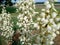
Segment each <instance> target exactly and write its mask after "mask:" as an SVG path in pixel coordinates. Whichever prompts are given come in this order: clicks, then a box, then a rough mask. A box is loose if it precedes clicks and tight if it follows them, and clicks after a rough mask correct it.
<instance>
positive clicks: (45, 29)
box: [36, 0, 60, 45]
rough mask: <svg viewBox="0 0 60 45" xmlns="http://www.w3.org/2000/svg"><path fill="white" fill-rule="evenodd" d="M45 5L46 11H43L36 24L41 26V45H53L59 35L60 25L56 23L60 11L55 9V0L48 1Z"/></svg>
mask: <svg viewBox="0 0 60 45" xmlns="http://www.w3.org/2000/svg"><path fill="white" fill-rule="evenodd" d="M44 5H45V9H42V11H41V13H40V15H38V17H37V18H36V19H37V21H36V23H38V24H39V26H40V41H39V45H53V44H54V42H53V40H54V39H55V37H56V36H57V34H59V31H58V29H59V28H60V23H56V22H57V20H56V18H58V17H57V16H58V11H57V10H56V9H55V7H54V0H46V2H45V3H44ZM58 20H59V18H58ZM37 41H38V40H37Z"/></svg>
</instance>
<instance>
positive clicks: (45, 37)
mask: <svg viewBox="0 0 60 45" xmlns="http://www.w3.org/2000/svg"><path fill="white" fill-rule="evenodd" d="M53 1H54V0H53ZM53 1H52V0H47V1H46V2H45V3H44V4H45V6H46V8H45V9H42V12H41V13H40V14H37V13H36V12H35V5H34V3H33V1H32V0H28V1H27V0H21V1H20V3H18V5H17V6H18V8H19V9H18V11H19V15H18V17H17V18H18V20H19V21H18V22H17V25H19V27H20V29H19V30H20V31H22V32H20V33H22V36H21V37H22V38H21V37H20V40H21V41H22V44H25V45H32V44H33V45H34V44H37V45H52V44H53V43H54V42H53V40H54V38H55V37H56V35H57V34H59V31H58V29H59V28H60V24H58V23H56V22H57V21H59V18H58V17H57V16H58V13H57V11H56V9H55V7H54V3H53ZM36 41H37V42H36Z"/></svg>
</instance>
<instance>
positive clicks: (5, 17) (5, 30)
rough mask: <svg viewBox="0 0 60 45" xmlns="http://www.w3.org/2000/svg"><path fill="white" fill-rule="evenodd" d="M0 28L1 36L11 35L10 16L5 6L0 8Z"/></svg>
mask: <svg viewBox="0 0 60 45" xmlns="http://www.w3.org/2000/svg"><path fill="white" fill-rule="evenodd" d="M0 30H1V31H2V33H1V36H3V37H5V38H7V39H9V38H11V36H12V35H13V33H14V31H13V30H12V23H11V17H10V14H9V13H6V11H5V7H4V8H3V9H2V14H0Z"/></svg>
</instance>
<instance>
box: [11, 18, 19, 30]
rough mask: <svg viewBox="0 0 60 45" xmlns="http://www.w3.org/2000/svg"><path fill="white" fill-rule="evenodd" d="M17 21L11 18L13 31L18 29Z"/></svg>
mask: <svg viewBox="0 0 60 45" xmlns="http://www.w3.org/2000/svg"><path fill="white" fill-rule="evenodd" d="M17 21H18V19H17V18H16V17H12V19H11V22H13V27H12V28H13V30H14V31H16V30H17V29H18V28H19V26H18V25H16V23H17Z"/></svg>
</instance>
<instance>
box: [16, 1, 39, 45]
mask: <svg viewBox="0 0 60 45" xmlns="http://www.w3.org/2000/svg"><path fill="white" fill-rule="evenodd" d="M17 6H18V11H19V15H18V17H17V19H18V22H17V25H19V27H20V29H19V30H20V31H21V30H22V32H20V33H22V36H20V40H21V41H23V42H22V44H25V45H32V44H31V43H32V42H31V39H32V38H31V37H32V36H31V35H32V31H33V30H38V29H39V25H38V23H36V22H34V21H33V16H34V15H37V14H38V12H35V5H34V2H33V0H20V2H19V4H18V5H17ZM22 37H23V38H22ZM29 41H30V42H29Z"/></svg>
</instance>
